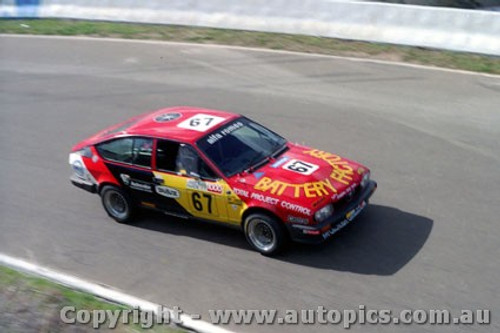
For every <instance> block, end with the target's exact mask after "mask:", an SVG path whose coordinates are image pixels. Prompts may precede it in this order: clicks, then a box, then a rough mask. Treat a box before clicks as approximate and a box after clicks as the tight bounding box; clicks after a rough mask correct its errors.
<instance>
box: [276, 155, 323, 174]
mask: <svg viewBox="0 0 500 333" xmlns="http://www.w3.org/2000/svg"><path fill="white" fill-rule="evenodd" d="M283 169H285V170H290V171H293V172H296V173H300V174H302V175H310V174H312V173H313V172H314V171H316V170H318V169H319V166H318V165H316V164H312V163H309V162H304V161H299V160H295V159H293V160H290V161H289V162H288V163H286V164H285V165H283Z"/></svg>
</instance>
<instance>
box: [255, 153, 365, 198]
mask: <svg viewBox="0 0 500 333" xmlns="http://www.w3.org/2000/svg"><path fill="white" fill-rule="evenodd" d="M304 154H308V155H310V156H313V157H315V158H319V159H322V160H324V161H326V162H327V163H328V164H329V165H330V166H331V167H332V172H331V173H330V175H329V176H328V177H326V178H325V179H323V180H319V181H314V182H308V183H303V184H290V183H286V182H282V181H279V180H273V179H271V178H269V177H262V178H261V179H260V180H259V181H258V182H257V184H255V186H254V188H255V190H258V191H262V192H269V193H271V194H273V195H278V196H281V195H283V193H285V192H288V194H289V195H291V196H293V197H294V198H300V197H307V198H315V197H323V196H330V195H331V196H332V198H333V196H334V195H335V194H336V193H337V192H338V191H337V189H336V188H335V186H334V185H333V182H339V183H342V184H345V185H349V184H351V183H352V180H353V178H352V176H353V174H354V171H353V170H352V167H351V166H350V165H349V164H348V163H347V161H345V160H343V159H342V158H341V157H340V156H337V155H334V154H331V153H327V152H323V151H321V150H316V149H314V150H309V151H304ZM294 161H296V160H291V161H289V162H288V163H286V164H285V165H284V166H283V168H288V169H289V170H290V167H291V168H292V169H296V170H292V171H295V172H299V173H303V174H309V172H310V173H312V172H314V171H315V170H316V169H315V168H314V167H315V166H316V167H317V165H314V164H311V163H307V164H308V165H311V166H312V168H311V167H309V166H306V167H304V169H302V168H301V167H302V165H299V164H293V163H292V162H294ZM298 162H301V163H305V162H302V161H298ZM306 169H307V170H306ZM302 171H303V172H302ZM354 186H355V185H354ZM337 197H338V196H337Z"/></svg>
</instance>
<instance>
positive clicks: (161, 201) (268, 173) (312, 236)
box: [70, 107, 377, 253]
mask: <svg viewBox="0 0 500 333" xmlns="http://www.w3.org/2000/svg"><path fill="white" fill-rule="evenodd" d="M248 124H250V125H249V126H250V127H249V128H252V126H253V127H256V128H258V129H260V127H257V126H260V125H258V124H255V123H254V122H252V121H250V120H248V119H247V118H245V117H242V116H240V115H237V114H233V113H229V112H222V111H215V110H207V109H200V108H193V107H175V108H168V109H162V110H158V111H155V112H151V113H146V114H143V115H140V116H137V117H134V118H131V119H129V120H127V121H125V122H123V123H120V124H117V125H114V126H111V127H109V128H107V129H105V130H103V131H101V132H99V133H97V134H96V135H94V136H92V137H90V138H88V139H86V140H84V141H82V142H80V143H78V144H77V145H75V146H74V147H73V149H72V153H71V154H70V164H71V165H72V167H73V170H74V174H73V175H72V177H71V181H72V183H73V184H74V185H76V186H78V187H80V188H83V189H85V190H88V191H90V192H94V193H100V194H101V195H102V189H103V188H104V187H107V188H108V187H113V188H116V189H118V190H119V191H120V193H122V195H123V197H124V198H125V199H127V200H129V201H130V202H131V203H132V204H133V205H134V206H143V207H146V208H153V209H157V210H161V211H163V212H165V213H168V214H172V215H177V216H182V217H193V218H198V219H202V220H210V221H216V222H221V223H225V224H229V225H233V226H242V227H243V229H244V230H245V221H246V220H247V219H248V217H249V216H253V215H252V214H260V215H259V216H262V215H265V216H268V217H269V218H271V219H273V220H274V222H273V223H272V224H273V225H275V224H278V223H279V227H275V228H278V229H279V228H282V230H281V231H279V230H278V231H279V232H280V233H281V232H282V231H283V233H284V235H285V236H286V237H287V238H291V239H292V240H295V241H301V242H321V241H323V240H325V239H327V238H329V237H330V236H332V235H333V234H335V233H336V232H337V231H338V230H340V229H341V228H342V227H344V226H345V225H347V224H348V223H349V222H350V221H352V220H353V219H354V217H355V216H356V215H357V214H358V213H359V212H360V211H361V210H362V209H363V208H364V207H365V205H366V204H367V203H368V199H369V198H370V196H371V195H372V194H373V192H374V191H375V189H376V187H377V184H376V182H374V181H373V180H371V179H370V171H369V169H368V168H367V167H365V166H363V165H361V164H359V163H356V162H354V161H351V160H349V159H346V158H343V157H340V156H338V155H336V154H332V153H328V152H324V151H320V150H317V149H313V148H309V147H305V146H300V145H296V144H293V143H291V142H288V141H286V142H285V143H284V144H283V147H282V148H281V151H280V152H279V154H276V156H274V155H273V156H271V155H270V156H263V158H262V160H261V161H256V162H257V163H256V164H255V165H252V166H249V167H248V168H246V169H245V170H238V172H236V173H234V174H232V173H231V172H228V171H227V170H226V171H224V170H221V168H220V165H221V163H226V162H227V161H229V160H232V159H238V158H239V157H240V156H241V155H242V154H246V151H243V150H242V151H230V150H229V153H230V155H231V156H229V155H228V152H227V151H226V155H225V156H224V157H223V158H221V160H219V162H218V163H216V161H214V160H215V158H211V157H210V156H212V157H214V156H219V155H217V151H216V150H217V148H216V146H217V145H218V146H219V148H218V149H219V150H220V149H221V147H222V148H224V147H226V148H225V149H227V145H228V144H229V136H231V140H233V141H234V138H235V137H236V134H233V133H239V132H238V131H240V132H242V133H243V132H244V130H242V128H243V127H245V126H247V125H248ZM245 130H246V127H245ZM266 130H267V129H265V130H260V131H261V132H262V133H264V134H263V135H269V136H271V135H274V134H273V133H271V131H269V132H266ZM243 134H245V133H243ZM243 134H242V135H243ZM248 135H249V136H252V135H254V134H253V133H250V132H249V134H248ZM259 135H260V134H259ZM226 137H227V138H226ZM118 140H121V141H118ZM245 140H246V139H245ZM245 140H243V141H245ZM266 140H267V139H266ZM245 142H247V141H245ZM250 143H251V142H250ZM238 144H242V142H239V143H238ZM129 145H130V146H131V147H132V148H128V147H129ZM224 145H226V146H224ZM122 146H123V147H122ZM238 147H239V146H238ZM245 147H246V145H245ZM248 147H249V148H248V150H251V149H250V146H248ZM113 149H114V150H113ZM129 150H130V152H129ZM181 150H182V151H188V152H189V153H188V158H187V161H188V164H189V163H191V162H193V161H195V162H194V163H195V164H196V168H197V169H195V170H196V171H198V170H201V169H202V170H201V171H203V175H199V174H198V173H197V172H191V171H189V172H186V170H184V169H182V168H184V166H179V165H177V166H175V165H174V164H175V163H177V164H179V162H178V159H179V156H177V157H176V158H173V157H171V156H170V155H169V154H170V152H169V151H171V152H172V154H178V155H180V154H181ZM209 152H210V154H211V155H208V153H209ZM189 154H191V155H190V156H189ZM192 156H195V157H192ZM174 160H175V161H177V162H175V163H174ZM244 161H246V160H244ZM200 165H202V167H200ZM200 168H201V169H200ZM118 190H117V191H118ZM108 199H109V198H108ZM327 206H328V208H325V207H327ZM105 208H106V210H107V211H108V213H110V215H111V216H112V217H113V218H115V219H117V218H116V216H113V211H112V209H111V211H110V210H109V209H108V208H107V207H106V204H105ZM323 208H325V209H323ZM321 209H323V211H322V212H321V213H318V211H319V210H321ZM117 212H118V213H119V210H118V211H117ZM118 215H119V214H118ZM127 219H128V216H127ZM117 220H120V219H117ZM271 229H272V228H271ZM259 230H260V229H259ZM276 230H277V229H276ZM276 230H271V232H274V231H276ZM265 231H266V230H264V231H262V230H260V231H259V232H261V233H262V232H264V234H265ZM249 232H250V233H251V231H249ZM255 232H257V231H255ZM255 232H254V236H255ZM268 234H269V232H268ZM272 235H273V234H272V233H271V236H272ZM250 236H251V235H250ZM248 237H249V235H247V238H248ZM275 237H276V235H275ZM253 245H255V244H253ZM254 247H255V246H254ZM257 250H260V251H261V252H262V253H266V252H267V251H262V249H259V248H258V247H257ZM274 250H276V249H274V248H273V249H272V251H268V252H270V253H271V252H274Z"/></svg>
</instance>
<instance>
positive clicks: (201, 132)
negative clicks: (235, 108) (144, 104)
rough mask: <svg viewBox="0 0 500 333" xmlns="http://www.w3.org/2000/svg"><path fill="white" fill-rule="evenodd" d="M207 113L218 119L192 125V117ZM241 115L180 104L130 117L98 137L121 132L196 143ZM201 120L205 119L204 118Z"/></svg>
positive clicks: (112, 135)
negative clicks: (197, 125) (194, 127)
mask: <svg viewBox="0 0 500 333" xmlns="http://www.w3.org/2000/svg"><path fill="white" fill-rule="evenodd" d="M204 116H209V117H212V118H215V120H213V121H212V124H211V125H210V126H204V125H205V124H203V123H202V124H201V126H199V127H197V128H198V130H195V129H193V126H190V125H189V124H190V122H191V121H192V120H193V119H195V118H197V119H198V120H200V117H201V118H203V117H204ZM239 117H241V116H240V115H239V114H235V113H232V112H226V111H218V110H210V109H204V108H197V107H190V106H178V107H171V108H165V109H160V110H157V111H153V112H148V113H145V114H143V115H140V116H136V117H133V118H130V119H128V120H126V121H124V122H122V123H119V124H116V125H114V126H111V127H109V128H107V129H105V130H104V131H101V132H100V133H98V134H97V135H96V137H99V140H98V141H101V142H102V141H105V140H108V139H110V138H114V137H118V136H125V135H136V136H151V137H157V138H164V139H171V140H177V141H184V142H190V143H194V142H195V141H197V140H198V139H200V138H201V137H203V136H205V135H206V134H207V133H209V132H211V131H213V130H214V129H216V128H218V127H220V126H221V125H223V124H225V123H227V122H230V121H232V120H234V119H237V118H239ZM201 121H202V122H203V119H202V120H201ZM195 123H196V122H195Z"/></svg>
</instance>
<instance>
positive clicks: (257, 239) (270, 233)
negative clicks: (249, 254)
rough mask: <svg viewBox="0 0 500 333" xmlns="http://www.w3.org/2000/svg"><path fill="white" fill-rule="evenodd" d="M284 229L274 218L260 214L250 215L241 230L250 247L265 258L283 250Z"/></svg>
mask: <svg viewBox="0 0 500 333" xmlns="http://www.w3.org/2000/svg"><path fill="white" fill-rule="evenodd" d="M284 229H285V228H284V226H283V224H281V223H280V222H279V221H277V220H276V219H275V218H273V217H271V216H269V215H266V214H261V213H255V214H250V215H249V216H248V217H247V218H246V219H245V221H244V228H243V230H244V232H245V237H246V239H247V241H248V243H249V244H250V246H252V248H254V249H255V250H257V251H259V252H260V253H261V254H263V255H265V256H271V255H275V254H277V253H279V252H280V251H282V250H283V249H284V248H285V246H286V244H287V234H286V231H285V230H284Z"/></svg>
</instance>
